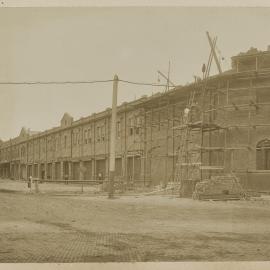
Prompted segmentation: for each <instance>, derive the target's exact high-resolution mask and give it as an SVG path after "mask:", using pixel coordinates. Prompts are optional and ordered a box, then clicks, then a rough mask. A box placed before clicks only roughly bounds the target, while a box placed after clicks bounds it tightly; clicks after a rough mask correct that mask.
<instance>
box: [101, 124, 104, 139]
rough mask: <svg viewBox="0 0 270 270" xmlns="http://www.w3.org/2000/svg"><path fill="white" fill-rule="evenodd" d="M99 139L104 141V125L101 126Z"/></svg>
mask: <svg viewBox="0 0 270 270" xmlns="http://www.w3.org/2000/svg"><path fill="white" fill-rule="evenodd" d="M101 140H102V141H103V142H104V141H105V127H104V126H102V127H101Z"/></svg>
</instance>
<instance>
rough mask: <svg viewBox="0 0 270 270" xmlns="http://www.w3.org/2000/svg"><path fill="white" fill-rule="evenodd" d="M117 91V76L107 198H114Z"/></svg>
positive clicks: (115, 76)
mask: <svg viewBox="0 0 270 270" xmlns="http://www.w3.org/2000/svg"><path fill="white" fill-rule="evenodd" d="M117 90H118V76H117V75H114V79H113V95H112V122H111V138H110V139H111V140H110V142H111V143H110V162H109V166H110V172H109V194H108V198H109V199H113V197H114V174H115V143H116V111H117Z"/></svg>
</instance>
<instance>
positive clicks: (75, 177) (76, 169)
mask: <svg viewBox="0 0 270 270" xmlns="http://www.w3.org/2000/svg"><path fill="white" fill-rule="evenodd" d="M72 165H73V170H72V171H73V175H72V176H73V177H72V178H73V180H79V179H80V163H79V162H73V163H72Z"/></svg>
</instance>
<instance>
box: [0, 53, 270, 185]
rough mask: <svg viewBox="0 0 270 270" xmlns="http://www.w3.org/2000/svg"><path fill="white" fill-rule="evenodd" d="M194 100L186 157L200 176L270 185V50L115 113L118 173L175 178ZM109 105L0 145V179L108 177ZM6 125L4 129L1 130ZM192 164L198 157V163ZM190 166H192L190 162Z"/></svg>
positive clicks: (147, 180)
mask: <svg viewBox="0 0 270 270" xmlns="http://www.w3.org/2000/svg"><path fill="white" fill-rule="evenodd" d="M192 92H194V93H195V98H194V104H193V106H192V107H191V108H192V109H191V112H190V114H191V118H190V121H189V124H188V125H187V128H189V129H190V130H191V135H190V136H191V138H189V141H188V142H187V143H188V145H189V146H188V147H187V149H188V150H187V153H186V156H188V157H189V160H192V158H193V157H191V156H192V155H193V153H196V154H195V156H196V157H197V158H199V160H200V162H198V164H199V165H198V166H197V165H196V166H197V167H196V168H193V169H194V171H196V170H197V171H198V172H200V173H197V174H194V175H193V176H192V177H194V178H195V179H196V180H199V178H200V179H202V178H206V177H209V175H211V174H217V173H218V174H223V173H227V172H230V171H233V172H235V173H236V174H237V175H238V176H239V177H240V178H241V181H242V183H243V184H244V185H245V186H246V187H248V188H255V189H268V188H270V183H269V179H270V178H269V176H270V51H269V50H268V51H263V52H262V51H258V50H256V49H251V50H249V51H248V52H246V53H241V54H239V55H237V56H234V57H232V68H231V70H228V71H226V72H223V73H222V74H219V75H215V76H212V77H210V78H208V79H207V83H206V82H205V80H197V81H196V82H194V83H191V84H187V85H185V86H178V87H175V88H174V89H172V90H169V91H166V92H164V93H158V94H155V95H153V96H150V97H147V96H143V97H141V98H140V99H138V100H135V101H133V102H129V103H123V104H121V105H120V106H118V112H117V132H116V134H117V142H116V176H117V178H118V179H121V180H124V181H126V182H134V181H135V182H138V183H144V184H152V185H156V184H160V183H163V184H166V183H167V182H169V181H172V180H173V179H174V178H175V173H176V171H177V168H178V167H177V166H179V164H178V162H179V160H178V153H179V151H180V150H179V148H180V147H182V145H183V144H182V142H181V133H182V132H183V130H182V129H181V123H182V122H181V121H182V116H183V112H184V109H185V108H186V104H187V102H188V99H189V96H190V94H191V93H192ZM110 117H111V109H107V110H105V111H103V112H99V113H94V114H92V115H90V116H89V117H85V118H81V119H79V120H76V121H74V119H73V118H72V116H70V115H69V114H68V113H65V114H64V116H63V117H62V119H61V121H60V124H59V126H58V127H55V128H52V129H49V130H46V131H42V132H32V131H31V130H29V129H26V128H22V130H21V132H20V134H19V136H18V137H16V138H12V139H10V140H9V141H5V142H0V176H1V177H2V178H11V179H27V177H29V176H30V175H31V176H34V177H38V178H41V179H51V180H58V179H59V180H60V179H72V180H76V179H85V180H88V179H96V178H97V176H98V174H101V175H102V177H103V178H104V179H107V178H108V173H109V166H108V165H109V164H108V161H109V158H108V157H109V144H110V141H109V138H110V136H109V134H110ZM3 128H4V127H3ZM194 164H195V162H194ZM186 165H187V166H186V167H189V164H186Z"/></svg>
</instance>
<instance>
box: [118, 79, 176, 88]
mask: <svg viewBox="0 0 270 270" xmlns="http://www.w3.org/2000/svg"><path fill="white" fill-rule="evenodd" d="M119 81H120V82H124V83H129V84H136V85H148V86H167V84H155V83H144V82H132V81H126V80H121V79H120V80H119ZM169 87H175V86H169Z"/></svg>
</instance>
